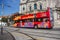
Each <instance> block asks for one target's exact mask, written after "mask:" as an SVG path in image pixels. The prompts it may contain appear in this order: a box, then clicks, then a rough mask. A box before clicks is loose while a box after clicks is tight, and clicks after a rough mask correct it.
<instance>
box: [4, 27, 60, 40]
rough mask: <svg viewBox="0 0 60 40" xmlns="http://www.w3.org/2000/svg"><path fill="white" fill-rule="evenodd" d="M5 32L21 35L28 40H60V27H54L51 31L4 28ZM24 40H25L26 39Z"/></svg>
mask: <svg viewBox="0 0 60 40" xmlns="http://www.w3.org/2000/svg"><path fill="white" fill-rule="evenodd" d="M5 30H8V31H10V32H15V33H19V34H21V33H22V34H24V35H27V36H28V37H30V38H31V37H32V38H31V39H36V40H60V27H56V28H53V29H28V28H11V27H5ZM21 37H22V36H21ZM25 39H27V37H26V38H25ZM25 39H24V40H25Z"/></svg>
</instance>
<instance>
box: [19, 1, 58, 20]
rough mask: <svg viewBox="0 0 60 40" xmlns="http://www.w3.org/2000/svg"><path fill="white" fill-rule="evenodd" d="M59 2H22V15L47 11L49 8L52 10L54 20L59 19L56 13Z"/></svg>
mask: <svg viewBox="0 0 60 40" xmlns="http://www.w3.org/2000/svg"><path fill="white" fill-rule="evenodd" d="M56 4H57V0H20V11H19V13H20V14H29V13H36V12H38V11H40V10H46V9H47V7H50V8H52V9H53V10H54V11H53V15H54V19H57V12H56V8H55V7H56Z"/></svg>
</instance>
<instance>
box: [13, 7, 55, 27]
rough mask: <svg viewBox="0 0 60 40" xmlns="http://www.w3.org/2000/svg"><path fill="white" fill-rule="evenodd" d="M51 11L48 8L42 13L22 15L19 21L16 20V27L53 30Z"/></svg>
mask: <svg viewBox="0 0 60 40" xmlns="http://www.w3.org/2000/svg"><path fill="white" fill-rule="evenodd" d="M51 11H52V9H50V8H48V9H47V10H46V11H44V12H37V13H36V14H25V15H22V16H20V19H19V20H16V21H17V22H15V24H16V27H27V28H53V26H54V19H53V15H52V12H51ZM15 24H14V25H15Z"/></svg>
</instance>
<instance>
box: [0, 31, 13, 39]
mask: <svg viewBox="0 0 60 40" xmlns="http://www.w3.org/2000/svg"><path fill="white" fill-rule="evenodd" d="M0 40H14V38H13V36H12V35H11V34H10V33H8V32H6V31H3V35H1V30H0Z"/></svg>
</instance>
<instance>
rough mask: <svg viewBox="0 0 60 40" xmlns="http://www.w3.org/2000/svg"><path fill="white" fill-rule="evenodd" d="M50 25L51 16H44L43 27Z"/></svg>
mask: <svg viewBox="0 0 60 40" xmlns="http://www.w3.org/2000/svg"><path fill="white" fill-rule="evenodd" d="M49 27H50V21H49V18H43V22H42V23H41V28H49Z"/></svg>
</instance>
